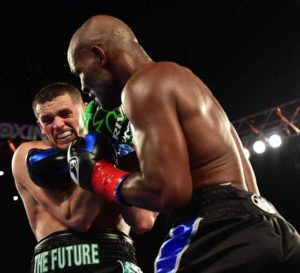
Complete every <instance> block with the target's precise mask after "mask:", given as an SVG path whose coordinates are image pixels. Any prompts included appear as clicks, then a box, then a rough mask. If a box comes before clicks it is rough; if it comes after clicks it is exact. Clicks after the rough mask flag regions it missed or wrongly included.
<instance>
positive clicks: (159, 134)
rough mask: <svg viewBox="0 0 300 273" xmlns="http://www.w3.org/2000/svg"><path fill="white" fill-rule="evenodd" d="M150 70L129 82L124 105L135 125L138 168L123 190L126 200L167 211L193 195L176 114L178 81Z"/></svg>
mask: <svg viewBox="0 0 300 273" xmlns="http://www.w3.org/2000/svg"><path fill="white" fill-rule="evenodd" d="M160 72H161V71H154V72H150V73H148V75H147V77H146V78H147V80H146V79H145V77H143V79H140V80H139V79H137V80H136V82H135V83H134V85H133V84H130V83H129V85H128V86H127V90H125V93H124V94H123V104H124V108H125V112H126V113H127V115H128V117H129V119H130V121H131V123H132V125H133V128H134V143H135V147H136V151H137V156H138V160H139V163H140V172H136V173H133V174H131V175H130V176H129V177H128V178H127V179H126V180H125V183H124V185H123V187H122V190H121V193H122V196H123V197H124V199H125V200H126V201H127V202H129V203H130V204H133V205H136V206H139V207H143V208H146V209H150V210H154V211H156V210H157V211H168V210H172V209H175V208H177V207H180V206H183V205H185V204H187V203H188V202H189V200H190V198H191V194H192V178H191V174H190V166H189V158H188V151H187V144H186V142H185V138H184V135H183V131H182V129H181V126H180V121H179V119H178V115H177V108H176V107H177V101H176V86H175V84H173V82H172V79H167V80H166V79H165V78H164V81H160V79H162V77H163V76H162V75H161V73H160Z"/></svg>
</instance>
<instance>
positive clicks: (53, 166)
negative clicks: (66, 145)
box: [26, 148, 71, 189]
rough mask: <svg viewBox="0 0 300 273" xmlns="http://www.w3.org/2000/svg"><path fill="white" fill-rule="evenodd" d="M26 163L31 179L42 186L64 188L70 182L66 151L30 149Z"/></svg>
mask: <svg viewBox="0 0 300 273" xmlns="http://www.w3.org/2000/svg"><path fill="white" fill-rule="evenodd" d="M26 164H27V168H28V173H29V176H30V178H31V180H32V181H33V182H34V183H35V184H36V185H38V186H40V187H42V188H46V189H58V188H64V187H66V186H68V185H70V183H71V177H70V174H69V164H68V161H67V153H66V152H64V151H62V150H59V149H56V148H49V149H45V150H42V149H35V148H34V149H31V150H30V151H29V152H28V154H27V158H26Z"/></svg>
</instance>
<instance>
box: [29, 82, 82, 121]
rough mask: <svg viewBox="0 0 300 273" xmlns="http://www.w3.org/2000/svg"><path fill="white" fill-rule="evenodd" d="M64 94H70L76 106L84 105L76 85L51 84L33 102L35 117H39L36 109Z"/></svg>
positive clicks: (37, 94)
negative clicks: (39, 105)
mask: <svg viewBox="0 0 300 273" xmlns="http://www.w3.org/2000/svg"><path fill="white" fill-rule="evenodd" d="M64 94H69V95H70V97H71V99H72V101H73V102H74V103H76V104H80V103H83V100H82V96H81V93H80V91H79V89H78V88H77V87H75V86H74V85H72V84H70V83H65V82H56V83H51V84H49V85H46V86H45V87H43V88H42V89H41V90H40V91H38V92H37V93H36V95H35V96H34V99H33V101H32V110H33V112H34V114H35V116H37V112H36V107H37V105H38V104H42V103H45V102H47V101H51V100H53V99H54V98H56V97H58V96H61V95H64Z"/></svg>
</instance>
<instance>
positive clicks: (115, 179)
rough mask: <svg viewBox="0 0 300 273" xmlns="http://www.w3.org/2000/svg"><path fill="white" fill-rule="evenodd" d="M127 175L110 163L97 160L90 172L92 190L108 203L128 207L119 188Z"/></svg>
mask: <svg viewBox="0 0 300 273" xmlns="http://www.w3.org/2000/svg"><path fill="white" fill-rule="evenodd" d="M128 175H129V173H128V172H124V171H122V170H120V169H118V168H116V167H115V166H114V165H113V164H112V163H110V162H108V161H105V160H99V161H98V162H96V164H95V166H94V168H93V171H92V179H91V186H92V190H93V192H95V193H98V194H100V195H102V196H103V197H104V198H105V199H106V200H107V201H109V202H116V203H119V204H123V205H129V204H128V203H127V202H125V201H124V199H123V198H122V196H121V192H120V190H121V186H122V184H123V182H124V181H125V179H126V178H127V176H128Z"/></svg>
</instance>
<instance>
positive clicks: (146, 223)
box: [131, 216, 156, 234]
mask: <svg viewBox="0 0 300 273" xmlns="http://www.w3.org/2000/svg"><path fill="white" fill-rule="evenodd" d="M155 218H156V216H155V217H154V216H153V217H147V218H144V219H140V221H138V222H136V223H135V224H134V225H133V226H131V228H132V229H133V231H134V232H135V233H137V234H143V233H146V232H149V231H150V230H151V229H152V228H153V226H154V223H155Z"/></svg>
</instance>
